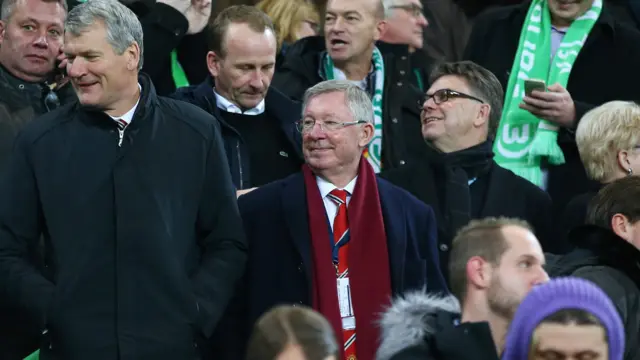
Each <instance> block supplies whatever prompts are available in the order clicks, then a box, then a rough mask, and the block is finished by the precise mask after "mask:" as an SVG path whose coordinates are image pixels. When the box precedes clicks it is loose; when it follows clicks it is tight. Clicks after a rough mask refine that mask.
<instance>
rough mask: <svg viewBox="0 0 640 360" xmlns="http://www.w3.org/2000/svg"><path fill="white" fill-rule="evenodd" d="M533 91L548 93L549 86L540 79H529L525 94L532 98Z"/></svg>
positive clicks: (525, 86)
mask: <svg viewBox="0 0 640 360" xmlns="http://www.w3.org/2000/svg"><path fill="white" fill-rule="evenodd" d="M533 90H538V91H543V92H544V91H547V84H546V83H545V81H544V80H540V79H527V80H525V81H524V94H525V95H526V96H531V92H533Z"/></svg>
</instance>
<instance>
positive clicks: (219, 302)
mask: <svg viewBox="0 0 640 360" xmlns="http://www.w3.org/2000/svg"><path fill="white" fill-rule="evenodd" d="M139 82H140V84H141V85H142V96H141V98H140V101H139V104H138V107H137V110H136V112H135V115H134V117H133V120H132V122H131V124H130V125H129V126H128V127H127V128H126V130H125V132H124V136H123V141H122V145H121V146H119V145H118V142H119V132H118V131H117V130H116V123H115V121H113V120H112V119H111V118H110V117H108V116H107V115H106V114H105V113H103V112H100V111H96V110H91V109H89V108H83V107H80V106H79V105H78V104H74V105H70V106H64V107H62V108H60V109H58V110H57V111H54V112H51V113H48V114H47V115H45V116H43V117H42V118H39V119H36V120H34V121H33V122H31V123H30V124H29V125H28V126H27V127H26V128H25V130H24V131H23V133H22V134H21V135H20V136H19V137H18V139H17V140H16V147H15V151H14V154H13V157H12V159H11V162H10V164H9V168H8V170H7V176H6V177H5V178H4V179H3V181H2V182H1V183H0V198H2V199H3V200H2V201H1V202H0V288H2V289H4V290H5V291H6V296H7V297H8V301H10V302H11V303H12V304H14V305H15V306H16V307H19V308H20V310H21V311H22V312H23V313H24V320H25V321H29V322H30V323H31V324H32V325H33V326H34V327H37V328H38V329H40V331H42V333H43V334H44V336H43V338H42V347H41V354H40V358H41V359H43V360H48V359H64V360H76V359H83V360H84V359H94V360H102V359H104V360H113V359H120V360H129V359H132V360H133V359H135V360H147V359H149V360H159V359H166V360H175V359H185V360H191V359H198V358H200V354H198V349H197V347H196V346H195V345H196V344H197V343H198V341H199V340H200V339H201V338H204V337H206V336H209V335H210V333H211V332H212V331H213V328H214V326H215V325H216V323H217V322H218V319H219V317H220V315H221V313H222V312H223V310H224V309H225V307H226V305H227V302H228V301H229V298H230V297H231V294H232V289H233V287H234V286H235V283H236V281H237V279H238V278H239V277H240V276H241V273H242V271H243V268H244V262H245V259H246V243H245V238H244V232H243V229H242V224H241V220H240V216H239V213H238V207H237V205H236V195H235V191H234V188H233V184H232V183H231V177H230V175H229V171H228V165H227V162H226V158H225V155H224V149H223V147H222V140H221V138H220V130H219V128H218V127H217V125H216V124H217V123H216V122H214V121H212V118H211V116H210V115H209V114H207V113H205V112H204V111H202V110H200V109H198V108H197V107H195V106H192V105H189V104H186V103H182V102H178V101H175V100H171V99H166V98H162V97H158V96H156V93H155V90H154V88H153V86H152V85H151V82H150V81H149V79H148V77H146V76H144V75H143V76H141V77H140V78H139ZM41 235H42V236H43V237H44V239H45V245H46V246H45V248H46V265H47V269H48V271H47V273H46V274H45V275H44V276H43V275H42V274H41V273H39V272H37V271H35V269H34V268H33V267H31V266H30V265H29V263H28V262H27V261H26V258H25V256H26V249H27V247H28V245H30V244H33V243H34V242H36V241H38V239H39V238H40V236H41Z"/></svg>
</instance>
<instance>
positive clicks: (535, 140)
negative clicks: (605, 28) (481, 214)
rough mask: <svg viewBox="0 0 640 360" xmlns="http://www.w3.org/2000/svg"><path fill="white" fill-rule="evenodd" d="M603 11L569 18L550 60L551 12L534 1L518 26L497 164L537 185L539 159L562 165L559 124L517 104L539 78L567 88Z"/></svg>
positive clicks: (597, 7)
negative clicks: (526, 82) (528, 84)
mask: <svg viewBox="0 0 640 360" xmlns="http://www.w3.org/2000/svg"><path fill="white" fill-rule="evenodd" d="M601 11H602V0H595V1H594V3H593V5H592V6H591V9H589V10H588V11H587V12H586V13H585V14H584V15H583V16H581V17H579V18H578V19H576V20H574V21H573V23H572V24H571V26H570V27H569V29H568V30H567V33H566V34H565V35H564V38H563V39H562V42H561V43H560V46H559V47H558V51H557V52H556V54H555V56H553V61H552V60H551V56H552V54H551V14H550V12H549V5H548V3H547V0H533V1H532V2H531V6H530V7H529V12H528V13H527V17H526V19H525V22H524V25H523V26H522V32H521V33H520V43H519V44H518V52H517V53H516V56H515V57H514V61H513V67H512V68H511V75H510V77H509V83H508V85H507V91H506V93H505V102H504V108H503V113H502V118H501V119H500V126H499V127H498V134H497V136H496V140H495V142H494V152H495V155H496V156H495V160H496V162H497V163H498V164H499V165H500V166H502V167H504V168H507V169H509V170H511V171H513V172H514V173H516V174H518V175H520V176H522V177H524V178H525V179H527V180H529V181H531V182H532V183H534V184H536V185H538V186H541V185H542V169H541V164H542V161H543V160H545V159H546V160H547V161H548V162H549V163H550V164H553V165H559V164H563V163H564V155H563V153H562V150H561V149H560V147H559V146H558V142H557V140H558V126H556V125H554V124H552V123H550V122H548V121H546V120H541V119H539V118H537V117H536V116H535V115H533V114H531V113H530V112H528V111H526V110H523V109H520V108H519V107H518V105H519V104H520V103H521V102H522V98H523V97H524V80H525V79H544V80H546V82H547V85H553V84H555V83H559V84H560V85H562V86H563V87H565V88H566V87H567V82H568V81H569V74H570V73H571V68H572V67H573V63H574V62H575V60H576V57H577V56H578V54H579V53H580V50H581V49H582V46H583V45H584V43H585V41H586V39H587V37H588V36H589V32H590V31H591V28H593V25H594V24H595V22H596V20H597V19H598V17H599V16H600V12H601Z"/></svg>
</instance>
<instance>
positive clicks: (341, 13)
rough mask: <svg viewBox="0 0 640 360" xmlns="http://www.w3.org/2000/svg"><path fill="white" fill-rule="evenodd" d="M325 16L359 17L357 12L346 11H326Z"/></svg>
mask: <svg viewBox="0 0 640 360" xmlns="http://www.w3.org/2000/svg"><path fill="white" fill-rule="evenodd" d="M327 15H332V16H336V15H342V16H348V15H358V16H361V15H360V13H359V12H358V11H357V10H347V11H344V12H336V11H327Z"/></svg>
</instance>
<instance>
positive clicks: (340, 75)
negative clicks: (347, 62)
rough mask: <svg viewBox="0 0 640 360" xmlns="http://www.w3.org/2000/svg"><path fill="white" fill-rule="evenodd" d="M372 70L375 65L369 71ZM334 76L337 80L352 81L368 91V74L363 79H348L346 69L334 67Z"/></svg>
mask: <svg viewBox="0 0 640 360" xmlns="http://www.w3.org/2000/svg"><path fill="white" fill-rule="evenodd" d="M371 71H373V65H372V66H371V70H370V71H369V73H371ZM333 78H334V79H336V80H347V81H350V82H351V83H352V84H354V85H355V86H357V87H359V88H360V89H362V90H364V91H367V76H365V77H364V79H362V80H349V79H347V75H346V74H345V73H344V71H342V70H340V69H338V68H337V67H334V68H333Z"/></svg>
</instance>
